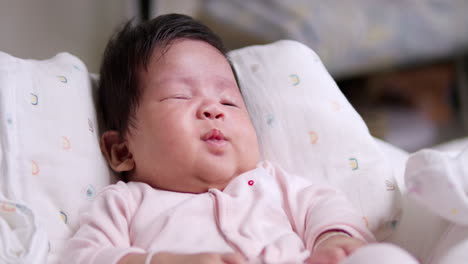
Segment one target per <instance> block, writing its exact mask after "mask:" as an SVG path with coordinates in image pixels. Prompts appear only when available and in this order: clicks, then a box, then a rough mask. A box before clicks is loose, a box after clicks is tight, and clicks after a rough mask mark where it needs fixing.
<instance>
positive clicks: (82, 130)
mask: <svg viewBox="0 0 468 264" xmlns="http://www.w3.org/2000/svg"><path fill="white" fill-rule="evenodd" d="M0 87H1V90H0V107H1V109H0V121H1V126H0V134H1V141H0V142H1V143H0V146H1V148H2V155H0V157H2V159H1V163H0V165H1V177H0V185H1V192H0V198H2V199H3V200H5V201H14V203H12V204H15V203H16V204H17V206H16V209H17V210H19V209H21V208H22V207H24V206H26V207H28V208H30V209H31V210H32V212H33V214H34V215H35V222H36V224H37V226H39V228H43V229H44V230H45V232H46V233H47V235H48V239H49V243H50V244H49V247H50V254H49V261H50V262H54V260H56V259H54V258H55V257H56V256H57V254H58V253H59V251H60V250H61V248H62V246H63V244H64V241H65V240H66V239H67V238H68V237H70V236H71V235H72V234H73V232H74V231H75V230H76V228H77V226H78V215H79V214H80V210H82V209H83V208H85V207H86V205H87V204H88V203H89V202H90V200H91V199H92V198H93V197H94V195H95V193H96V192H97V191H99V190H100V189H101V188H102V187H104V186H105V185H108V184H109V183H111V182H112V181H113V176H112V174H111V173H110V171H109V169H108V167H107V166H106V163H105V160H104V159H103V157H102V155H101V152H100V149H99V144H98V142H99V141H98V137H99V135H98V127H97V120H96V112H95V106H94V103H93V97H92V93H93V90H92V85H91V79H90V75H89V73H88V71H87V69H86V67H85V65H84V64H83V63H82V62H81V61H80V60H79V59H77V58H76V57H74V56H72V55H70V54H68V53H60V54H58V55H57V56H55V57H53V58H51V59H49V60H44V61H35V60H23V59H19V58H15V57H12V56H10V55H8V54H6V53H1V52H0ZM5 219H6V218H5ZM5 219H3V220H5ZM0 220H1V219H0ZM23 253H24V252H23ZM23 253H21V254H23ZM21 254H20V255H21ZM24 254H26V253H24Z"/></svg>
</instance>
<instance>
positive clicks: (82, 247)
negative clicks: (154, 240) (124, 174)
mask: <svg viewBox="0 0 468 264" xmlns="http://www.w3.org/2000/svg"><path fill="white" fill-rule="evenodd" d="M135 207H136V205H135V201H134V199H133V198H132V195H131V193H130V191H129V190H128V187H127V186H126V184H125V183H123V182H119V183H117V184H115V185H112V186H109V187H107V188H105V189H104V190H103V191H102V192H101V193H100V194H99V195H98V196H97V197H96V198H95V200H94V201H93V202H92V204H91V207H90V208H89V210H88V211H87V212H85V213H84V214H83V215H82V216H81V219H80V228H79V229H78V231H77V233H76V234H75V235H74V236H73V237H72V238H71V240H70V241H69V242H68V243H67V245H66V249H65V254H64V255H63V258H66V259H62V261H64V263H87V264H88V263H90V264H91V263H96V264H97V263H117V261H119V260H120V259H121V258H122V257H123V256H125V255H127V254H129V253H144V252H145V251H144V250H143V249H141V248H136V247H132V246H131V243H130V236H129V223H130V222H131V220H132V216H133V212H134V211H135Z"/></svg>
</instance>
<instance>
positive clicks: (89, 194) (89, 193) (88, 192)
mask: <svg viewBox="0 0 468 264" xmlns="http://www.w3.org/2000/svg"><path fill="white" fill-rule="evenodd" d="M95 195H96V189H95V188H94V186H93V185H91V184H89V185H88V186H86V189H85V197H86V199H88V200H91V199H93V198H94V196H95Z"/></svg>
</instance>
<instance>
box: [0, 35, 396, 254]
mask: <svg viewBox="0 0 468 264" xmlns="http://www.w3.org/2000/svg"><path fill="white" fill-rule="evenodd" d="M230 56H231V57H232V61H233V63H234V66H235V67H236V70H237V73H238V75H239V81H240V84H241V87H242V90H243V94H244V95H245V97H246V103H247V105H248V107H249V110H250V111H251V115H252V119H253V122H254V125H255V127H256V129H257V132H258V135H259V139H260V144H261V152H262V154H263V157H264V158H266V159H269V160H271V161H273V162H277V163H278V164H280V165H281V166H283V167H284V168H285V169H287V170H288V171H290V172H293V173H296V174H299V175H304V176H305V177H309V178H311V179H317V180H326V181H329V182H331V183H332V184H335V185H336V186H338V187H340V188H342V189H343V190H344V191H345V192H346V193H347V194H348V195H349V197H350V198H351V200H352V201H353V202H354V203H355V205H356V207H357V208H358V209H359V210H360V211H361V212H362V214H363V217H365V219H366V221H367V223H368V224H369V227H370V228H371V230H373V231H376V234H377V235H378V236H379V238H382V237H384V236H385V235H387V234H389V232H390V231H392V230H393V228H394V227H395V224H396V222H397V221H398V218H399V208H400V202H399V195H398V194H397V192H398V190H397V187H396V186H397V185H396V183H395V180H394V177H393V175H392V173H393V172H392V168H390V167H389V165H388V163H387V161H386V159H385V157H384V156H383V155H382V153H380V151H379V148H378V147H377V146H376V144H375V142H374V141H373V139H372V137H371V136H370V135H369V133H368V130H367V128H366V126H365V124H364V123H363V121H362V120H361V118H360V117H359V115H358V114H357V113H356V112H355V111H354V109H353V108H352V107H351V106H350V104H349V103H348V102H347V101H346V99H345V97H344V96H343V94H342V93H341V92H340V91H339V89H338V88H337V87H336V84H335V83H334V82H333V80H332V79H331V77H330V76H329V75H328V73H327V72H326V70H325V69H324V68H323V65H322V64H321V62H320V60H319V58H318V57H317V55H315V53H313V52H312V51H311V50H310V49H308V48H307V47H305V46H304V45H302V44H299V43H297V42H292V41H281V42H277V43H274V44H271V45H265V46H254V47H248V48H244V49H240V50H237V51H233V52H231V53H230ZM0 89H1V90H0V148H1V152H0V173H1V174H0V175H1V177H0V203H1V202H2V201H3V202H5V204H7V205H8V208H12V207H15V208H16V209H17V210H16V211H17V213H18V214H17V215H16V217H17V218H21V217H23V214H20V212H21V213H24V214H27V213H28V212H29V211H28V210H29V209H30V210H31V212H32V213H33V216H34V217H32V216H31V218H30V219H29V220H30V221H25V223H30V224H29V225H30V226H28V227H27V228H29V229H30V230H33V231H32V232H33V233H32V234H35V236H34V237H35V238H41V237H42V235H41V234H40V233H41V232H38V231H37V228H36V227H38V228H42V229H44V231H45V233H47V235H48V238H49V239H48V240H49V243H50V245H49V246H50V254H49V262H50V263H53V262H57V261H58V259H57V256H58V254H59V252H60V250H61V248H62V246H63V242H64V241H65V240H66V239H67V238H69V237H70V236H71V235H72V234H73V232H74V231H75V230H76V228H77V227H78V222H77V220H78V215H79V213H80V211H81V210H83V209H84V208H85V207H86V206H87V204H88V203H89V201H90V200H91V199H92V198H93V196H94V194H95V193H96V192H98V191H99V190H100V189H101V188H102V187H104V186H105V185H108V184H110V183H113V182H114V181H115V179H114V177H113V176H112V173H111V172H110V170H109V169H108V167H107V165H106V162H105V160H104V159H103V157H102V155H101V152H100V150H99V144H98V140H99V135H98V131H97V129H98V127H97V118H96V111H95V105H94V102H93V87H92V84H91V78H90V75H89V73H88V72H87V69H86V67H85V65H84V64H83V63H82V62H81V61H80V60H79V59H77V58H76V57H74V56H72V55H70V54H67V53H61V54H58V55H57V56H56V57H54V58H52V59H49V60H44V61H35V60H23V59H19V58H15V57H12V56H10V55H8V54H6V53H1V52H0ZM13 205H15V206H13ZM25 208H26V209H25ZM10 219H13V218H10ZM6 220H8V219H6V218H4V217H3V216H2V215H1V214H0V231H2V230H3V229H1V227H2V226H1V225H2V223H3V222H2V221H6ZM31 223H32V224H31ZM27 228H26V229H27ZM21 230H25V229H21ZM34 230H36V231H37V232H36V231H34ZM12 233H13V234H16V233H14V232H12ZM36 233H38V234H36ZM1 235H2V234H1V233H0V236H1ZM23 238H24V237H23ZM0 239H1V237H0ZM28 239H29V240H28ZM23 240H24V239H23ZM23 240H22V239H19V240H18V241H23ZM26 240H28V241H29V242H31V244H28V245H25V246H31V245H32V244H34V243H33V242H34V241H35V240H34V239H32V238H31V237H26ZM36 242H37V241H36ZM16 249H17V247H15V250H16ZM17 252H18V251H15V252H14V253H15V254H16V253H17ZM0 254H1V252H0ZM15 254H13V255H15ZM24 254H26V253H24ZM20 255H21V254H20Z"/></svg>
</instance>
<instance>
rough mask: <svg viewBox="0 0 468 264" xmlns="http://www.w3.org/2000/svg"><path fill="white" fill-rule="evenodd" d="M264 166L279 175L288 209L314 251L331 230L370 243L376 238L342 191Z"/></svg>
mask: <svg viewBox="0 0 468 264" xmlns="http://www.w3.org/2000/svg"><path fill="white" fill-rule="evenodd" d="M263 166H264V168H265V169H267V171H269V173H270V174H272V175H274V177H275V178H276V181H277V183H278V185H279V188H280V189H281V190H282V193H283V203H284V204H283V206H284V208H285V211H286V212H287V214H288V217H289V219H290V222H291V224H292V226H293V228H294V230H295V232H296V233H297V234H298V235H299V236H300V237H301V239H302V240H303V241H304V244H305V246H306V248H307V249H309V250H311V251H312V249H313V247H314V244H315V241H316V239H317V238H318V236H320V235H321V234H322V233H324V232H327V231H331V230H340V231H343V232H345V233H348V234H349V235H351V236H352V237H355V238H358V239H361V240H364V241H366V242H372V241H375V238H374V236H373V235H372V233H371V232H370V230H369V229H368V228H367V227H366V225H365V222H364V221H363V219H362V217H361V216H360V215H359V214H358V213H357V211H356V210H355V208H354V206H353V205H352V204H351V202H350V201H349V200H348V199H347V197H346V196H345V194H344V193H342V192H341V191H340V190H338V189H336V188H334V187H332V186H329V185H323V184H314V183H311V182H310V181H308V180H306V179H304V178H302V177H298V176H295V175H291V174H288V173H286V172H285V171H283V170H282V169H281V168H279V167H277V166H274V165H272V164H271V163H269V162H264V164H263Z"/></svg>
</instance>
